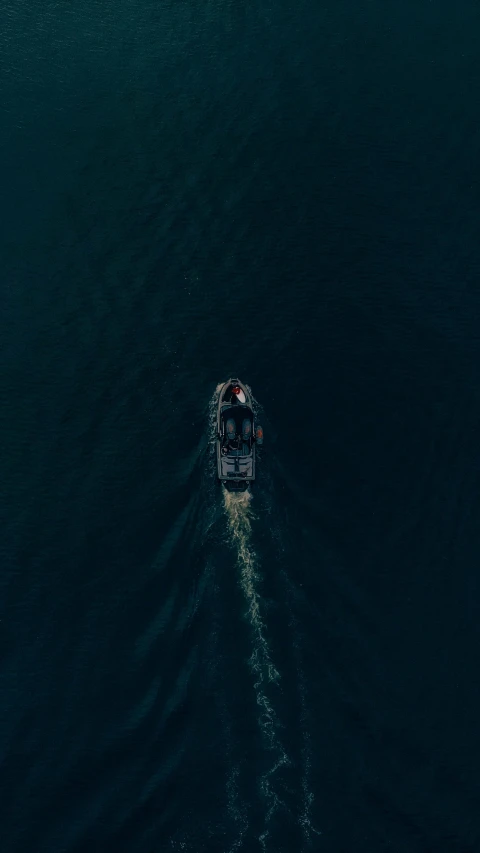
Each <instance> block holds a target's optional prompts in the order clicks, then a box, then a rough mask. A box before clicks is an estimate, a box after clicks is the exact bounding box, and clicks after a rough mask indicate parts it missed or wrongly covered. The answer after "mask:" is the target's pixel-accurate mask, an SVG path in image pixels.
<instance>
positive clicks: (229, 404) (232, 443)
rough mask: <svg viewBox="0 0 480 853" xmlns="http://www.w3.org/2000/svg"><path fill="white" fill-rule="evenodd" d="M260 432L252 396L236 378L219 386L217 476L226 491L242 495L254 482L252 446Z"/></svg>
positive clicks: (260, 437) (259, 440)
mask: <svg viewBox="0 0 480 853" xmlns="http://www.w3.org/2000/svg"><path fill="white" fill-rule="evenodd" d="M257 444H263V430H262V427H261V426H260V424H257V423H256V421H255V415H254V413H253V407H252V396H251V394H250V391H249V390H248V388H247V386H246V385H244V384H243V383H242V382H240V380H239V379H229V380H228V382H225V384H224V385H222V388H221V391H220V395H219V398H218V411H217V441H216V445H217V476H218V480H219V482H220V483H223V485H224V486H225V488H226V489H228V491H229V492H244V491H246V490H247V489H248V488H249V487H250V485H251V484H252V483H253V481H254V480H255V446H256V445H257Z"/></svg>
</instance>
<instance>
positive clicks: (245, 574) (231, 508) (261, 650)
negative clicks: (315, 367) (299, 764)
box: [224, 489, 290, 850]
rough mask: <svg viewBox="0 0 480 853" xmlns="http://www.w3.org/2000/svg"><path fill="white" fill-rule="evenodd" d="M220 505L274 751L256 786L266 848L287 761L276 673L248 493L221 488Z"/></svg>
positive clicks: (264, 727) (263, 722)
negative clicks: (275, 700) (273, 693)
mask: <svg viewBox="0 0 480 853" xmlns="http://www.w3.org/2000/svg"><path fill="white" fill-rule="evenodd" d="M224 505H225V512H226V516H227V524H228V533H229V538H230V541H231V542H232V541H233V543H234V545H235V547H236V551H237V560H238V565H239V569H240V583H241V587H242V590H243V593H244V596H245V600H246V603H247V616H248V620H249V623H250V627H251V629H252V633H253V651H252V654H251V657H250V667H251V670H252V672H253V675H254V679H255V681H254V689H255V694H256V699H257V705H258V707H259V709H260V716H259V726H260V729H261V731H262V734H263V736H264V738H265V741H266V744H267V748H268V749H269V750H270V751H272V752H274V753H276V760H275V762H274V764H273V766H272V767H271V768H270V770H268V771H267V772H266V773H265V774H264V775H263V776H262V777H261V779H260V789H261V791H262V793H263V795H264V797H265V800H266V802H267V804H268V808H267V812H266V815H265V828H264V831H263V832H262V833H261V835H260V836H259V841H260V843H261V845H262V848H263V849H264V850H266V842H267V838H268V836H269V831H268V825H269V822H270V820H271V818H272V816H273V814H274V813H275V812H276V811H277V809H278V808H280V806H283V805H284V803H283V802H282V800H281V799H280V797H279V796H278V794H277V792H276V791H275V788H274V786H273V780H274V777H275V774H276V773H277V772H278V771H279V770H280V769H281V768H282V767H284V766H286V765H287V764H290V759H289V758H288V756H287V754H286V752H285V750H284V748H283V746H282V744H281V742H280V739H279V737H278V729H279V727H280V724H279V721H278V718H277V715H276V713H275V710H274V708H273V706H272V704H271V701H270V699H269V697H268V695H267V689H268V685H269V684H272V683H273V684H276V683H277V682H278V681H279V680H280V674H279V672H278V670H277V668H276V667H275V665H274V663H273V660H272V656H271V653H270V648H269V645H268V641H267V638H266V630H265V624H264V621H263V618H262V613H261V595H260V593H259V590H258V585H259V582H260V576H259V573H258V569H257V565H258V560H257V557H256V554H255V551H254V548H253V545H252V542H251V532H252V518H253V517H254V516H253V511H252V496H251V494H250V492H249V491H246V492H240V493H238V492H236V493H235V492H228V491H227V490H226V489H224Z"/></svg>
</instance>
